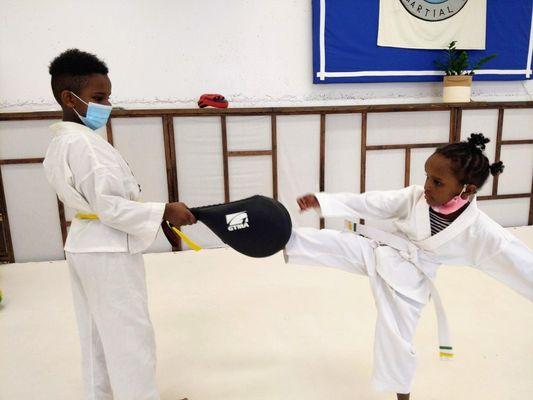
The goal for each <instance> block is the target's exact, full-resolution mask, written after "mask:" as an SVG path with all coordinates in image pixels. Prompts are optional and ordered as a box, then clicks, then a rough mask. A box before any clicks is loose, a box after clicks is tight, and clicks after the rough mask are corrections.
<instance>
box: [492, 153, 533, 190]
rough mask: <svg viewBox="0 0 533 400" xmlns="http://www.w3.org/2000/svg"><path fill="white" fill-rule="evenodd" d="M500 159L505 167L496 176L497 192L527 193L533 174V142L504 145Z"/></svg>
mask: <svg viewBox="0 0 533 400" xmlns="http://www.w3.org/2000/svg"><path fill="white" fill-rule="evenodd" d="M501 159H502V161H503V164H504V165H505V169H504V171H503V173H502V174H501V175H500V177H499V178H498V194H512V193H529V192H530V191H531V179H532V175H533V144H528V145H525V144H521V145H516V144H513V145H504V146H502V152H501Z"/></svg>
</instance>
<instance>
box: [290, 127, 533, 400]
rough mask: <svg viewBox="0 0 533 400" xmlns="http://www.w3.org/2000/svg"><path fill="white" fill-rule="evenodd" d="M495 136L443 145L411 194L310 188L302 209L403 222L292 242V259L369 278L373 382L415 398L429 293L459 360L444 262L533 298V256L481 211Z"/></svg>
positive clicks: (495, 169)
mask: <svg viewBox="0 0 533 400" xmlns="http://www.w3.org/2000/svg"><path fill="white" fill-rule="evenodd" d="M488 141H489V140H488V139H486V138H484V137H483V135H481V134H473V135H471V137H470V138H469V139H468V142H460V143H453V144H450V145H447V146H444V147H443V148H440V149H438V150H437V151H436V152H435V154H433V155H432V156H431V157H430V158H429V159H428V160H427V161H426V165H425V169H426V174H427V179H426V183H425V185H424V187H421V186H410V187H407V188H405V189H402V190H395V191H383V192H367V193H363V194H352V193H338V194H327V193H317V194H309V195H305V196H303V197H300V198H299V199H298V204H299V206H300V208H301V210H307V209H310V208H319V209H320V211H321V213H322V215H323V216H324V217H344V218H351V219H357V218H364V219H366V220H372V219H394V227H395V232H393V233H388V232H383V231H379V230H375V229H372V228H369V227H366V226H363V227H361V229H360V230H358V232H359V233H361V234H362V235H364V236H365V237H363V236H360V235H356V234H354V233H353V232H338V231H333V230H327V229H323V230H316V229H311V228H302V229H296V230H294V231H293V234H292V236H291V239H290V240H289V242H288V243H287V246H286V248H285V256H286V260H287V261H288V262H291V263H298V264H310V265H322V266H328V267H333V268H340V269H343V270H347V271H350V272H354V273H359V274H364V275H368V277H369V280H370V284H371V287H372V292H373V295H374V297H375V301H376V306H377V311H378V315H377V321H376V331H375V345H374V372H373V383H374V386H375V387H376V389H378V390H385V391H392V392H396V393H397V397H398V399H409V393H410V391H411V384H412V379H413V377H414V373H415V369H416V354H415V350H414V347H413V335H414V332H415V328H416V325H417V323H418V320H419V317H420V312H421V310H422V308H423V307H424V305H425V304H426V303H427V302H428V301H429V298H430V295H431V297H432V299H433V301H434V303H435V306H436V309H437V318H438V322H439V342H440V343H439V344H440V353H441V357H452V356H453V350H452V346H451V343H450V338H449V334H448V330H447V322H446V318H445V314H444V310H443V308H442V304H441V303H440V298H439V296H438V293H437V291H436V289H435V287H434V286H433V283H432V279H433V278H435V276H436V270H437V268H438V266H439V265H441V264H447V265H470V266H472V267H474V268H478V269H480V270H482V271H484V272H486V273H488V274H489V275H491V276H493V277H494V278H496V279H498V280H499V281H501V282H503V283H504V284H506V285H508V286H509V287H511V288H513V289H515V290H516V291H517V292H519V293H520V294H522V295H523V296H525V297H527V298H528V299H530V300H532V301H533V252H532V251H531V250H530V249H529V248H528V247H527V246H526V245H525V244H524V243H522V242H520V241H519V240H518V239H516V238H515V237H514V236H513V235H511V234H510V233H508V232H507V231H506V230H505V229H503V228H502V227H501V226H500V225H498V224H497V223H496V222H494V221H493V220H491V219H490V218H489V217H488V216H487V215H486V214H484V213H483V212H482V211H480V210H479V209H478V208H477V205H476V200H475V193H476V191H477V189H478V188H480V187H481V186H482V185H483V184H484V183H485V181H486V179H487V177H488V175H489V173H491V174H492V175H496V174H498V173H500V172H502V170H503V164H502V163H501V162H498V163H495V164H492V165H489V161H488V159H487V158H486V157H485V155H484V154H483V150H484V149H485V143H487V142H488Z"/></svg>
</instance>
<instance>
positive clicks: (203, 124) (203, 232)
mask: <svg viewBox="0 0 533 400" xmlns="http://www.w3.org/2000/svg"><path fill="white" fill-rule="evenodd" d="M174 143H175V146H176V163H177V168H178V190H179V198H180V201H183V202H184V203H185V204H187V205H188V206H189V207H198V206H205V205H210V204H219V203H223V202H224V171H223V159H222V136H221V127H220V118H219V117H202V118H200V117H184V118H174ZM183 231H184V232H185V233H187V234H188V235H190V236H191V238H192V239H193V240H195V241H196V242H197V243H199V244H200V245H202V246H204V247H218V246H222V245H223V243H222V242H221V241H220V239H218V237H217V236H215V234H214V233H212V232H211V231H210V230H209V229H208V228H207V227H206V226H205V225H203V224H201V223H199V224H196V225H194V226H190V227H183ZM184 247H185V246H184Z"/></svg>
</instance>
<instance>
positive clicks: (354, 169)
mask: <svg viewBox="0 0 533 400" xmlns="http://www.w3.org/2000/svg"><path fill="white" fill-rule="evenodd" d="M325 157H326V160H325V190H326V192H353V193H359V189H360V180H361V179H360V171H361V114H331V115H327V116H326V155H325ZM326 228H331V229H340V230H342V229H343V228H344V224H343V221H342V220H339V219H336V218H335V219H332V218H328V219H327V220H326Z"/></svg>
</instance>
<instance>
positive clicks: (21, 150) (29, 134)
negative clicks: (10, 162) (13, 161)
mask: <svg viewBox="0 0 533 400" xmlns="http://www.w3.org/2000/svg"><path fill="white" fill-rule="evenodd" d="M55 122H58V121H55V120H46V121H2V122H0V158H3V159H6V158H39V157H44V155H45V153H46V149H47V148H48V144H49V143H50V141H51V140H52V137H53V132H52V130H51V129H50V128H49V126H50V125H52V124H53V123H55Z"/></svg>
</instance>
